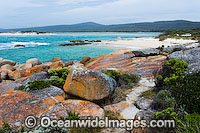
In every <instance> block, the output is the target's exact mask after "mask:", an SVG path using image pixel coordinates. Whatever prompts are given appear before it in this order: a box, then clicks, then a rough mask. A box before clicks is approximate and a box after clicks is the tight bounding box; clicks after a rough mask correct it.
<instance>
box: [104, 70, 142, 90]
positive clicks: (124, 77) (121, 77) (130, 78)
mask: <svg viewBox="0 0 200 133" xmlns="http://www.w3.org/2000/svg"><path fill="white" fill-rule="evenodd" d="M102 73H104V74H106V75H108V76H110V77H112V78H113V79H115V81H116V82H117V84H118V86H120V87H123V88H126V89H131V88H132V87H133V86H134V85H135V84H136V83H138V82H139V80H140V77H139V76H138V75H135V74H121V73H120V72H118V71H115V70H108V71H102Z"/></svg>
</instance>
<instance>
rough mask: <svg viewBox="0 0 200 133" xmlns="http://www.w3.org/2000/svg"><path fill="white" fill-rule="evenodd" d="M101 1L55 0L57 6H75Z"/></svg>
mask: <svg viewBox="0 0 200 133" xmlns="http://www.w3.org/2000/svg"><path fill="white" fill-rule="evenodd" d="M98 1H101V0H57V1H56V3H57V4H59V5H75V4H80V3H88V2H98Z"/></svg>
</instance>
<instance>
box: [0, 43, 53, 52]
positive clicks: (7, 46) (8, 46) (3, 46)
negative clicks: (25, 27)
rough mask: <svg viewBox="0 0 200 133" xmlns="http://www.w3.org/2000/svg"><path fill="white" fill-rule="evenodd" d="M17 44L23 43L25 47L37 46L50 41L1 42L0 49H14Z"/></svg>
mask: <svg viewBox="0 0 200 133" xmlns="http://www.w3.org/2000/svg"><path fill="white" fill-rule="evenodd" d="M16 45H23V46H25V47H37V46H41V45H49V43H40V42H9V43H0V50H2V49H13V48H15V46H16Z"/></svg>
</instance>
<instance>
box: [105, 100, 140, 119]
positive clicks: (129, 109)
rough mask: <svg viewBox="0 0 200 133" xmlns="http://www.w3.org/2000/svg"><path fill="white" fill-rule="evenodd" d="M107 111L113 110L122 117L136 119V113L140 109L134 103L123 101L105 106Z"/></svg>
mask: <svg viewBox="0 0 200 133" xmlns="http://www.w3.org/2000/svg"><path fill="white" fill-rule="evenodd" d="M104 110H105V111H111V112H113V113H115V114H118V117H120V118H122V119H127V120H128V119H134V118H135V115H136V114H137V112H138V111H139V110H138V109H137V108H136V107H135V106H134V105H132V104H129V103H127V102H126V101H122V102H120V103H117V104H112V105H108V106H105V107H104Z"/></svg>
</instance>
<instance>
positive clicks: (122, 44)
mask: <svg viewBox="0 0 200 133" xmlns="http://www.w3.org/2000/svg"><path fill="white" fill-rule="evenodd" d="M195 42H197V41H196V40H183V39H173V38H168V39H166V40H164V41H159V39H155V38H153V37H141V38H128V39H115V40H109V41H103V42H100V43H95V45H101V46H112V47H119V48H132V49H144V48H158V47H160V46H162V45H164V46H165V47H168V46H173V45H180V44H181V45H183V44H188V43H195Z"/></svg>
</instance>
